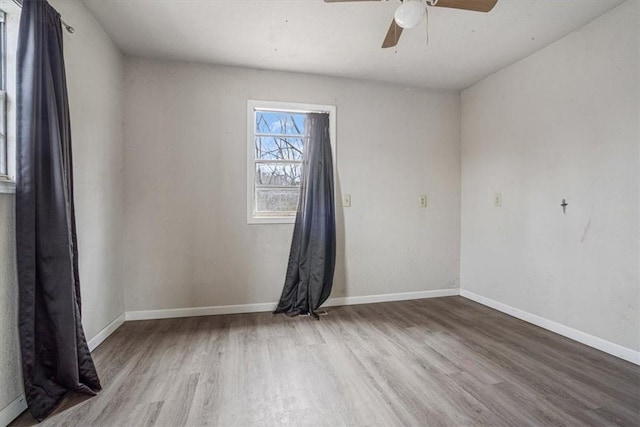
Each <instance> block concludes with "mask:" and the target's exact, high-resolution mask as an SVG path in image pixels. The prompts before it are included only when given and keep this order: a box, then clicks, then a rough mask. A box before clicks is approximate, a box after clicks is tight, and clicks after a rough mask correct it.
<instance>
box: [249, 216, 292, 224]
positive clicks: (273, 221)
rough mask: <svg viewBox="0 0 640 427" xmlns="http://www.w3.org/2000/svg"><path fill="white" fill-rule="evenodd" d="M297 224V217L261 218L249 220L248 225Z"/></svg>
mask: <svg viewBox="0 0 640 427" xmlns="http://www.w3.org/2000/svg"><path fill="white" fill-rule="evenodd" d="M294 222H296V217H295V216H291V217H281V216H280V217H260V218H255V217H251V218H247V224H249V225H254V224H293V223H294Z"/></svg>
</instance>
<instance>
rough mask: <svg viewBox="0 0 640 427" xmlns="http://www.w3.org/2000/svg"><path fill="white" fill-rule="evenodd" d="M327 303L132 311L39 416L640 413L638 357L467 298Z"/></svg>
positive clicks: (341, 419) (66, 422) (318, 420)
mask: <svg viewBox="0 0 640 427" xmlns="http://www.w3.org/2000/svg"><path fill="white" fill-rule="evenodd" d="M328 312H329V314H328V315H327V316H323V317H322V318H321V320H320V321H314V320H312V319H311V318H309V317H298V318H294V319H290V318H287V317H286V316H283V315H278V316H273V315H271V314H268V313H257V314H239V315H228V316H211V317H193V318H183V319H167V320H152V321H138V322H127V323H125V324H124V325H123V326H122V327H121V328H120V329H118V330H117V331H116V332H115V333H114V334H113V335H112V336H111V337H109V338H108V339H107V340H106V341H105V342H104V343H103V344H102V345H101V346H100V347H99V348H98V349H97V350H96V351H94V353H93V354H94V359H95V362H96V365H97V368H98V371H99V373H100V376H101V379H102V384H103V387H104V390H103V391H102V392H101V393H100V394H99V395H98V396H97V397H94V398H86V397H84V396H77V395H72V396H69V397H68V398H67V399H66V400H65V401H64V402H63V404H62V405H61V407H60V408H58V410H57V411H56V412H55V413H54V414H53V415H52V416H51V417H50V418H48V419H47V420H46V421H45V422H43V423H42V425H44V426H58V425H60V426H145V425H156V426H172V427H173V426H183V425H187V426H201V425H208V426H294V425H295V426H440V425H443V426H447V425H455V426H459V425H468V426H470V425H489V426H507V425H509V426H579V425H594V426H608V425H629V426H638V425H640V367H638V366H635V365H633V364H631V363H628V362H624V361H622V360H620V359H617V358H615V357H612V356H608V355H606V354H604V353H601V352H599V351H597V350H594V349H592V348H589V347H586V346H584V345H582V344H579V343H576V342H574V341H571V340H569V339H566V338H563V337H561V336H559V335H556V334H553V333H551V332H548V331H545V330H543V329H540V328H537V327H535V326H532V325H530V324H528V323H525V322H522V321H520V320H517V319H514V318H512V317H509V316H507V315H505V314H502V313H499V312H497V311H494V310H492V309H489V308H486V307H484V306H481V305H479V304H476V303H474V302H472V301H469V300H466V299H464V298H461V297H448V298H438V299H428V300H415V301H403V302H393V303H383V304H369V305H360V306H349V307H336V308H330V309H328ZM33 424H35V422H34V420H33V419H32V418H31V417H30V416H29V415H28V414H26V413H25V414H23V415H22V416H20V417H19V418H18V419H17V420H16V421H14V423H13V424H11V425H12V426H24V425H33Z"/></svg>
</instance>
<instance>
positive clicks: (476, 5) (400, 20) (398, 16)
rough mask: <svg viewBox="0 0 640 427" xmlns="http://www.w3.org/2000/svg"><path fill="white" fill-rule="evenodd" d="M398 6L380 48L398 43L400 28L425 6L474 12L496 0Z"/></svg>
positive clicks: (423, 0)
mask: <svg viewBox="0 0 640 427" xmlns="http://www.w3.org/2000/svg"><path fill="white" fill-rule="evenodd" d="M324 1H325V3H338V2H352V1H388V0H324ZM398 1H400V2H401V3H402V4H401V5H400V6H398V8H397V9H396V12H395V14H394V17H393V19H392V20H391V25H390V26H389V30H388V31H387V35H386V37H385V38H384V41H383V42H382V48H387V47H393V46H395V45H397V44H398V40H400V35H401V34H402V30H404V29H405V28H413V27H415V26H416V25H418V24H419V23H420V21H422V19H424V17H425V15H426V14H427V6H436V7H449V8H454V9H462V10H471V11H474V12H489V11H490V10H491V9H493V6H495V5H496V3H497V2H498V0H398Z"/></svg>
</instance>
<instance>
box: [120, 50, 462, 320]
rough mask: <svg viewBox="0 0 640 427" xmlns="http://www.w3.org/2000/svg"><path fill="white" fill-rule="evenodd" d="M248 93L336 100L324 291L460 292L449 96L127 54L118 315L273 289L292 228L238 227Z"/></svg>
mask: <svg viewBox="0 0 640 427" xmlns="http://www.w3.org/2000/svg"><path fill="white" fill-rule="evenodd" d="M248 99H258V100H273V101H290V102H302V103H314V104H332V105H336V106H337V168H338V178H339V186H340V187H339V188H341V190H342V192H343V193H347V194H351V196H352V207H350V208H344V209H343V208H341V207H340V206H339V214H338V229H339V231H338V234H339V239H340V241H339V248H340V249H339V254H338V259H339V261H338V266H337V273H336V280H335V284H334V292H333V294H332V296H334V297H341V296H361V295H376V294H386V293H398V292H409V291H425V290H436V289H445V288H457V287H458V272H459V252H460V251H459V241H460V234H459V233H460V135H459V127H460V99H459V94H458V93H451V92H433V91H428V90H424V89H408V88H404V87H401V86H386V85H381V84H377V83H368V82H358V81H355V80H348V79H337V78H328V77H318V76H311V75H303V74H289V73H278V72H262V71H258V70H248V69H240V68H230V67H219V66H207V65H198V64H191V63H175V62H162V61H154V60H143V59H128V60H127V64H126V71H125V105H126V117H127V119H126V126H125V140H126V151H125V153H126V154H125V159H126V167H125V171H126V173H125V176H126V178H125V181H126V183H127V184H126V221H125V222H126V230H125V235H126V245H125V248H124V251H125V283H126V284H127V286H126V288H125V301H126V308H127V310H153V309H167V308H186V307H202V306H214V305H230V304H249V303H265V302H273V301H277V299H278V298H279V296H280V292H281V290H282V284H283V280H284V274H285V268H286V264H287V259H288V252H289V245H290V241H291V233H292V225H291V224H288V225H273V224H260V225H247V223H246V200H247V199H246V157H247V154H246V150H247V142H246V141H247V136H246V132H247V100H248ZM420 194H427V195H428V198H429V207H428V208H426V209H425V208H420V207H419V206H418V196H419V195H420ZM338 204H339V199H338Z"/></svg>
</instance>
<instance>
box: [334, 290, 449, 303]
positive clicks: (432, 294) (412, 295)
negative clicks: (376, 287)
mask: <svg viewBox="0 0 640 427" xmlns="http://www.w3.org/2000/svg"><path fill="white" fill-rule="evenodd" d="M457 295H460V290H459V289H458V288H455V289H436V290H433V291H418V292H402V293H397V294H380V295H364V296H359V297H339V298H329V299H328V300H327V302H325V303H324V304H323V305H322V306H323V307H335V306H339V305H358V304H373V303H377V302H391V301H408V300H412V299H424V298H439V297H451V296H457Z"/></svg>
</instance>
